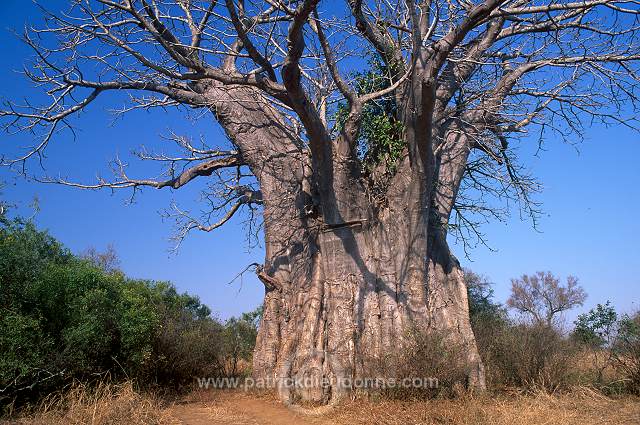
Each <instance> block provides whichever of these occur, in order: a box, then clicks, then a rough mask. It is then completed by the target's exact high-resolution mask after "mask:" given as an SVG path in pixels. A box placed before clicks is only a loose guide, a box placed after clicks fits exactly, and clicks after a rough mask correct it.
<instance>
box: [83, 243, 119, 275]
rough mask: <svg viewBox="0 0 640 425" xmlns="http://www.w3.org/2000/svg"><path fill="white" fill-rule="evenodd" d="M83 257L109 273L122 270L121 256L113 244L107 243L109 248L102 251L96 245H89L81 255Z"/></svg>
mask: <svg viewBox="0 0 640 425" xmlns="http://www.w3.org/2000/svg"><path fill="white" fill-rule="evenodd" d="M80 257H81V258H84V259H86V260H89V261H91V262H92V263H93V264H94V265H96V266H98V267H99V268H101V269H102V270H104V271H105V272H107V273H113V272H116V271H118V270H120V258H118V253H117V252H116V249H115V248H114V246H113V245H112V244H109V245H107V249H105V250H104V251H102V252H100V251H98V250H97V249H96V248H95V247H93V246H92V247H89V248H87V250H86V251H84V252H83V253H82V254H81V255H80Z"/></svg>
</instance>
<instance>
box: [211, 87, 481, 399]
mask: <svg viewBox="0 0 640 425" xmlns="http://www.w3.org/2000/svg"><path fill="white" fill-rule="evenodd" d="M201 89H202V90H203V91H204V92H205V93H206V96H207V97H208V98H209V99H210V101H211V105H212V109H213V110H214V112H215V114H216V117H217V119H218V121H219V122H220V124H221V125H222V126H223V127H224V128H225V130H226V131H227V134H228V135H229V137H230V139H231V140H232V141H233V142H234V143H235V144H236V145H237V146H238V147H239V148H240V151H241V152H242V154H243V157H244V159H245V160H246V161H247V163H248V165H249V167H250V168H251V170H252V172H253V174H254V175H255V176H256V178H257V179H258V181H259V182H260V189H261V191H262V195H263V200H264V229H265V248H266V261H265V265H264V268H262V269H261V270H260V271H259V277H260V278H261V279H262V281H263V282H264V283H265V288H266V294H265V301H264V316H263V320H262V323H261V325H260V330H259V333H258V338H257V342H256V348H255V353H254V362H253V373H254V378H255V379H256V380H258V379H259V380H261V381H262V382H263V383H267V384H275V385H278V384H282V385H280V386H279V388H280V390H281V391H280V395H281V397H282V398H283V399H284V400H285V401H294V400H296V399H302V400H312V401H320V402H333V401H337V400H339V399H340V397H341V395H342V394H343V393H344V392H346V391H349V390H350V389H349V388H344V387H342V386H341V385H336V384H337V383H338V381H339V380H343V382H345V381H344V380H345V379H351V380H352V382H354V379H355V378H383V379H384V378H396V377H395V376H388V375H389V371H388V370H384V369H383V368H382V366H380V365H384V359H385V358H386V357H387V356H388V355H390V354H393V353H394V352H395V351H396V350H398V349H402V346H403V342H405V341H407V339H409V338H410V335H412V334H415V332H414V331H416V330H417V331H419V332H424V333H428V332H436V331H438V332H444V333H445V334H447V335H448V337H449V339H450V341H451V343H453V344H462V345H463V346H464V347H465V354H466V361H465V363H466V365H465V366H466V372H467V377H468V382H467V383H468V385H469V386H472V387H476V388H484V373H483V368H482V363H481V361H480V358H479V355H478V351H477V348H476V344H475V339H474V336H473V332H472V330H471V326H470V323H469V316H468V301H467V294H466V288H465V284H464V280H463V275H462V271H461V270H460V266H459V264H458V262H457V260H456V259H455V258H454V257H453V256H452V255H451V253H450V251H449V248H448V246H447V244H446V241H445V239H446V236H445V232H444V231H443V227H442V226H443V220H442V218H441V214H442V212H441V205H440V204H443V203H446V200H447V199H449V198H453V197H454V196H455V189H457V187H455V185H456V184H459V182H458V180H459V178H458V177H459V175H460V173H446V172H443V169H445V168H446V167H448V166H449V165H451V164H454V165H455V164H456V163H458V162H459V161H452V160H449V159H441V160H440V166H439V168H440V169H439V171H436V159H435V158H434V157H433V156H434V155H433V152H432V151H431V150H430V149H426V151H424V152H423V150H424V149H423V150H420V149H418V150H417V151H416V152H413V153H412V152H411V151H410V152H409V155H408V157H407V158H413V160H410V159H405V163H403V164H402V165H401V166H400V167H399V168H400V171H398V173H397V174H396V176H395V177H394V181H393V183H392V184H391V187H390V189H389V191H388V193H387V194H386V199H387V204H386V205H384V206H378V207H374V206H372V205H371V202H370V200H369V198H368V197H367V196H366V193H367V191H366V189H365V188H364V187H363V185H362V183H361V179H360V178H359V176H358V167H356V166H355V164H354V162H353V161H352V160H351V159H350V158H352V157H353V155H354V153H353V152H352V150H353V146H350V145H348V144H347V143H346V142H347V139H345V138H338V140H337V141H333V142H332V141H324V142H323V144H320V145H319V146H320V147H322V152H320V153H318V154H317V155H316V156H318V155H320V154H321V155H320V156H321V157H322V158H324V162H323V161H318V160H317V158H316V161H315V162H314V161H312V160H311V157H313V154H311V155H309V153H308V152H307V151H306V150H305V148H304V146H303V144H302V143H301V142H300V141H299V140H298V137H297V136H296V134H295V133H294V132H292V131H291V130H290V129H289V127H288V126H287V124H286V122H285V120H284V118H283V117H282V116H281V114H280V113H279V111H277V110H276V109H275V108H274V107H273V106H271V105H270V104H269V103H268V102H267V101H266V100H265V99H264V97H262V96H260V95H259V93H257V92H256V90H253V89H250V88H246V87H245V88H242V87H227V86H223V85H220V84H211V85H207V86H204V87H202V88H201ZM424 131H426V130H424V129H422V130H420V132H418V133H416V134H422V133H424ZM414 133H415V132H414ZM407 137H409V135H407ZM414 138H415V141H416V143H418V142H420V143H421V146H422V147H423V148H424V144H425V143H429V140H428V139H426V140H422V139H420V138H419V137H418V136H415V137H414ZM427 147H428V146H427ZM316 148H317V146H316ZM421 149H422V148H421ZM456 158H457V156H456ZM439 174H440V175H445V176H449V175H450V176H452V178H451V179H450V180H452V181H443V182H440V180H441V179H440V176H439ZM436 181H438V182H439V183H442V184H444V185H445V186H450V185H452V184H453V186H452V190H453V192H452V194H450V195H451V196H448V197H442V196H440V198H438V196H439V194H440V192H441V191H438V190H433V189H429V188H432V187H435V188H437V187H438V185H437V184H435V183H434V182H436ZM436 212H437V213H436ZM408 342H410V341H408ZM376 365H378V366H377V367H378V369H376ZM420 378H424V377H420ZM292 381H297V383H300V384H301V386H302V387H303V388H299V387H297V386H294V388H291V385H289V384H291V383H293V382H292Z"/></svg>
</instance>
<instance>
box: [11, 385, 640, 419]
mask: <svg viewBox="0 0 640 425" xmlns="http://www.w3.org/2000/svg"><path fill="white" fill-rule="evenodd" d="M60 402H61V400H57V401H54V400H52V401H51V404H50V405H48V406H41V407H40V408H39V409H38V413H35V414H32V415H28V416H26V417H23V418H22V419H19V420H14V421H13V422H4V423H5V424H9V423H13V424H22V425H41V424H42V425H45V424H47V425H48V424H52V425H57V424H60V425H62V424H92V425H106V424H121V423H127V424H132V425H138V424H168V425H174V424H175V425H178V424H180V425H182V424H185V425H187V424H188V425H200V424H220V425H245V424H246V425H254V424H256V425H257V424H260V425H262V424H266V425H270V424H299V425H306V424H319V425H323V424H350V425H352V424H370V423H376V424H492V425H493V424H495V425H500V424H508V425H518V424H523V425H525V424H562V425H570V424H580V425H583V424H637V423H640V398H637V397H631V396H627V397H620V398H609V397H606V396H603V395H602V394H600V393H598V392H595V391H592V390H590V389H588V388H576V389H574V390H572V391H570V392H568V393H564V394H559V395H550V394H548V393H543V392H541V393H536V394H530V395H522V394H515V393H514V394H507V393H504V394H500V395H497V396H496V395H493V396H488V395H485V396H472V395H466V394H462V395H459V396H458V397H457V398H453V399H436V400H429V401H395V400H377V401H365V400H355V401H345V402H344V403H342V404H340V405H338V406H337V407H336V408H334V409H332V410H330V411H328V412H324V413H322V414H319V415H314V414H302V413H299V412H294V411H292V410H290V409H288V408H287V407H285V406H284V405H283V404H282V403H280V402H279V401H278V400H277V399H276V398H275V397H274V396H273V395H271V394H265V393H261V394H258V393H251V392H242V391H221V390H217V391H216V390H214V391H195V392H193V393H191V394H190V395H188V396H185V397H183V398H181V399H179V400H176V401H173V402H162V401H160V399H158V398H155V397H152V396H148V395H147V396H142V395H140V394H139V393H137V392H135V391H133V390H132V388H131V386H129V385H122V386H118V387H109V388H106V389H104V391H103V393H102V394H101V395H100V396H99V397H97V398H92V397H90V396H88V395H87V394H86V393H83V392H82V391H78V392H76V393H75V394H73V392H72V394H67V395H66V402H68V403H70V404H68V405H67V408H66V409H60V408H59V407H60V406H59V405H57V404H56V403H60Z"/></svg>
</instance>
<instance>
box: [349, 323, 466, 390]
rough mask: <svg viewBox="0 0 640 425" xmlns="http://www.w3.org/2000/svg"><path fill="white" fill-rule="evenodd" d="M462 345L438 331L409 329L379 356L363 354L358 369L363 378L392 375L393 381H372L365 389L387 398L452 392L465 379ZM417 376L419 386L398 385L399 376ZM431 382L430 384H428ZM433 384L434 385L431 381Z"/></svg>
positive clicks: (410, 377)
mask: <svg viewBox="0 0 640 425" xmlns="http://www.w3.org/2000/svg"><path fill="white" fill-rule="evenodd" d="M465 353H466V351H465V347H464V346H463V345H461V344H459V343H455V342H452V341H451V338H449V336H448V335H447V334H446V333H445V332H442V331H436V330H432V331H429V332H424V331H418V330H414V331H411V332H409V333H408V334H407V335H406V338H405V339H404V343H402V344H399V345H398V347H397V350H395V351H394V352H391V353H385V355H384V356H383V357H382V358H367V359H366V360H365V361H364V362H363V365H362V368H361V370H359V373H360V374H361V375H362V377H364V378H367V379H375V378H383V379H394V380H395V381H396V384H397V385H389V386H388V387H386V388H385V387H384V386H383V385H381V383H377V384H376V383H373V382H372V385H375V386H373V388H369V389H368V390H367V391H366V393H368V394H380V395H382V396H383V397H388V398H391V399H416V398H417V399H424V398H434V397H438V396H443V397H448V396H452V395H455V393H456V392H457V391H458V389H461V388H464V385H465V384H466V380H467V370H466V367H465V365H466V362H465V361H464V360H465V355H466V354H465ZM405 379H407V380H409V381H412V380H413V379H419V380H421V383H422V386H420V385H418V386H416V387H413V385H410V386H405V385H400V384H401V383H402V381H403V380H405ZM432 384H433V385H432ZM435 384H437V385H435Z"/></svg>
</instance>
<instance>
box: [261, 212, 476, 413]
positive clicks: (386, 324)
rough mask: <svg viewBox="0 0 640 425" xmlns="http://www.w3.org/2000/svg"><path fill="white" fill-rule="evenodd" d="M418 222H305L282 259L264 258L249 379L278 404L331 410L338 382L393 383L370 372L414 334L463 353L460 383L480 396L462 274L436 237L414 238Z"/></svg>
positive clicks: (384, 218)
mask: <svg viewBox="0 0 640 425" xmlns="http://www.w3.org/2000/svg"><path fill="white" fill-rule="evenodd" d="M354 213H360V212H359V211H354ZM416 216H419V213H417V212H416V211H415V210H414V211H406V210H405V209H386V210H384V211H383V212H382V213H379V214H376V217H373V214H371V213H367V214H366V216H365V217H360V218H355V217H353V216H352V217H349V218H350V219H349V220H345V222H344V223H342V224H339V225H333V226H318V227H314V226H311V225H309V224H308V223H307V228H305V229H300V230H299V231H298V232H297V233H296V235H297V236H299V237H300V240H297V241H289V246H290V248H289V249H288V250H287V255H286V259H283V257H282V256H277V258H269V255H268V258H267V265H268V267H267V268H265V274H263V276H262V277H263V279H264V280H265V281H267V284H266V286H267V291H266V296H265V311H264V317H263V321H262V323H261V326H260V331H259V334H258V340H257V346H256V350H255V354H254V362H253V364H254V371H253V372H254V379H256V380H257V379H260V380H263V382H271V383H275V384H276V385H279V387H278V388H279V391H280V396H281V397H282V398H283V399H284V400H285V401H293V400H297V399H301V400H309V401H319V402H325V403H327V402H334V401H336V400H338V399H340V397H341V396H342V395H343V394H344V393H345V392H347V391H349V388H344V387H343V386H342V385H337V383H338V382H339V380H342V382H343V383H344V382H348V380H349V379H350V380H351V382H352V383H353V382H355V380H356V378H382V379H386V378H398V377H395V376H388V375H389V371H388V370H376V369H375V366H372V365H378V367H380V365H383V364H384V359H385V358H386V357H387V356H388V355H389V354H392V353H394V351H395V350H397V349H399V348H400V347H402V345H403V343H402V342H403V341H405V340H406V339H407V338H409V336H410V335H411V334H412V331H415V330H418V331H421V332H425V333H428V332H433V331H443V332H445V333H446V334H447V335H448V336H449V338H450V339H451V342H452V343H456V344H462V345H464V347H465V350H466V372H467V376H468V382H467V384H468V385H469V386H471V387H475V388H484V373H483V367H482V363H481V361H480V358H479V355H478V351H477V348H476V344H475V339H474V336H473V332H472V330H471V326H470V323H469V316H468V301H467V294H466V287H465V284H464V280H463V275H462V271H461V269H460V266H459V264H458V262H457V260H456V259H455V258H454V257H453V256H452V255H451V254H450V252H449V249H448V247H447V246H446V243H444V242H443V241H442V239H439V238H437V237H435V235H436V232H433V234H432V236H430V238H429V240H428V239H427V238H426V237H425V235H423V234H416V233H415V232H413V231H412V229H414V228H415V226H414V223H413V220H414V219H415V217H416ZM303 221H304V220H302V221H301V222H303ZM272 224H273V225H274V226H275V223H272ZM275 227H277V226H275ZM266 232H267V240H268V241H273V240H275V239H280V238H279V237H278V235H270V234H269V232H270V228H269V226H267V227H266ZM293 233H294V232H289V234H293ZM272 236H273V237H272ZM282 242H283V243H284V241H282ZM296 246H298V248H295V247H296ZM423 253H427V255H426V257H425V256H422V254H423ZM268 254H269V253H268ZM276 264H277V265H276ZM283 264H286V267H283V266H282V265H283ZM277 269H279V270H277ZM285 269H286V270H285ZM420 378H423V377H420ZM296 381H297V382H296Z"/></svg>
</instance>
